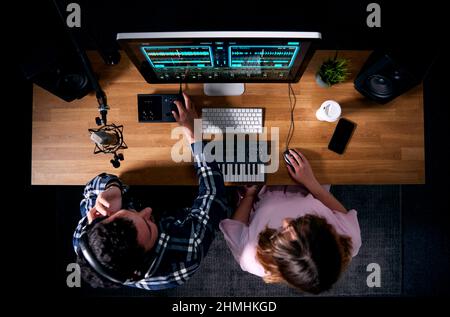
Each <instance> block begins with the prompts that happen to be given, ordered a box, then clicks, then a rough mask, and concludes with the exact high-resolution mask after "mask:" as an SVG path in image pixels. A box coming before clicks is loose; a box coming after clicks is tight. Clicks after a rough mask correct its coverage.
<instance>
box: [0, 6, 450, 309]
mask: <svg viewBox="0 0 450 317" xmlns="http://www.w3.org/2000/svg"><path fill="white" fill-rule="evenodd" d="M73 2H77V1H73ZM370 2H372V1H333V2H331V1H277V2H273V3H269V2H262V1H243V0H241V1H234V0H233V1H227V2H215V1H133V0H127V1H106V0H100V1H78V3H79V4H80V5H81V9H82V28H81V29H80V30H76V31H75V33H76V35H77V37H78V39H79V40H80V42H81V43H82V45H83V47H85V48H86V49H100V50H102V51H103V52H106V53H108V52H109V51H113V50H114V49H116V48H117V44H116V43H115V41H114V39H115V34H116V33H117V32H131V31H140V32H142V31H188V30H197V31H202V30H205V31H207V30H255V31H256V30H257V31H264V30H274V31H276V30H279V31H320V32H322V35H323V41H322V43H321V47H319V48H323V49H376V48H399V49H401V50H403V51H404V52H406V53H408V54H409V53H410V54H415V55H416V56H418V58H419V59H418V62H420V58H421V56H423V59H426V58H428V56H430V55H433V56H434V55H436V54H437V56H440V57H439V59H438V60H437V61H436V62H435V63H434V65H433V67H432V68H431V69H430V72H429V74H428V75H427V77H426V79H425V81H424V100H425V101H424V102H425V129H426V133H425V140H426V185H423V186H420V185H418V186H405V190H404V194H405V195H407V197H409V199H407V200H406V201H405V204H408V206H409V207H410V213H409V214H407V215H404V219H403V221H404V232H405V233H404V238H403V239H404V251H403V252H404V254H403V256H404V260H405V263H404V268H405V269H404V280H406V281H407V282H406V284H405V285H404V292H405V296H406V297H407V298H406V299H400V300H398V299H397V301H396V302H399V303H401V304H405V305H404V306H410V307H415V306H417V305H419V304H420V303H422V302H421V301H415V300H414V301H412V300H410V299H408V297H409V296H438V297H442V296H445V297H447V296H448V295H449V272H448V268H449V267H450V263H449V258H448V257H449V251H448V250H449V235H448V228H449V226H448V225H449V221H448V220H449V217H448V212H449V211H448V210H449V207H448V205H449V201H448V197H449V196H448V187H449V186H448V180H449V178H448V176H449V172H448V171H449V168H448V157H447V153H448V144H449V142H448V119H449V116H448V106H449V103H448V101H447V100H448V99H447V98H448V96H447V94H445V96H444V89H445V88H444V83H445V84H447V82H446V81H445V77H446V76H445V75H447V72H446V70H447V71H448V65H447V64H448V62H446V61H445V60H444V57H443V53H444V44H445V42H446V39H447V38H448V34H447V35H446V36H444V34H445V32H444V30H446V29H448V27H445V24H444V21H445V20H444V17H445V12H446V11H445V9H444V4H443V3H444V2H443V1H441V2H438V1H422V2H421V3H416V2H412V1H376V2H377V3H379V4H380V5H381V21H382V22H381V28H372V29H371V28H368V27H367V26H366V17H367V14H368V13H367V12H366V6H367V4H368V3H370ZM373 2H375V1H373ZM60 3H61V4H63V5H62V6H63V7H65V5H64V3H65V2H64V1H61V2H60ZM5 12H6V13H5V14H6V15H9V16H10V17H12V19H7V20H8V27H7V28H5V29H4V30H3V32H4V33H5V34H7V35H8V36H7V37H6V38H7V39H8V41H7V42H6V43H4V44H6V45H5V47H4V51H5V52H6V54H7V55H8V56H7V57H6V58H7V60H8V61H9V60H11V61H13V63H12V65H13V66H14V72H13V75H12V76H11V78H12V80H9V78H8V80H6V81H7V82H8V85H7V86H6V87H8V89H6V93H4V94H6V95H7V96H9V97H11V98H6V97H5V100H6V99H8V101H7V105H5V106H4V107H3V108H4V114H3V116H2V117H3V118H8V117H9V118H11V122H12V123H13V125H14V126H15V128H14V129H13V130H11V129H5V133H4V135H6V137H4V141H5V142H4V148H5V149H6V150H4V152H3V159H4V161H5V163H4V165H3V168H4V170H9V169H10V168H9V166H10V165H13V166H14V168H11V171H14V172H13V173H12V174H11V173H6V172H4V178H3V179H4V184H6V187H7V188H8V189H10V190H11V192H14V193H15V194H16V196H17V189H20V191H19V193H20V195H19V196H20V198H19V199H12V198H11V199H7V198H4V207H5V215H4V223H5V224H8V225H7V226H6V227H8V228H10V229H11V230H5V233H6V235H7V240H5V242H4V244H5V246H12V250H8V251H6V248H5V251H4V254H5V255H7V259H12V260H8V264H11V265H12V268H10V269H9V270H11V271H8V273H9V272H12V273H13V274H6V275H7V277H8V278H12V281H11V284H9V285H11V286H13V287H18V290H17V291H16V292H15V293H14V292H13V294H16V295H17V296H21V297H22V298H23V299H24V300H28V299H30V300H31V299H35V300H41V299H42V300H44V301H46V300H49V299H51V300H52V301H55V300H60V298H61V299H65V300H67V301H68V303H71V304H74V306H75V305H78V304H77V303H78V300H76V298H77V293H76V292H67V290H65V289H64V287H61V285H62V283H61V282H62V280H61V279H62V278H64V274H65V272H61V266H60V264H58V257H59V256H60V255H61V254H60V252H61V250H60V249H59V247H60V244H59V243H60V242H59V241H58V239H59V238H60V236H61V233H60V232H58V213H61V212H63V209H64V206H65V205H66V204H73V203H75V204H77V203H78V201H76V202H74V201H66V200H65V198H64V197H66V196H65V192H68V191H70V190H71V187H70V186H31V185H30V183H31V181H30V176H31V133H32V130H31V119H32V118H31V114H32V111H31V110H32V95H31V92H32V91H31V83H29V82H27V81H26V80H25V79H24V78H23V76H22V75H21V73H20V71H19V70H18V68H17V67H16V66H18V65H19V64H20V63H21V62H22V61H24V60H26V59H27V58H28V57H29V56H30V54H33V51H34V50H36V49H39V47H55V48H61V47H69V48H70V42H68V41H67V34H66V33H65V30H64V28H63V27H62V24H61V21H60V20H59V18H58V16H57V14H56V11H55V8H54V5H53V2H52V1H33V2H30V3H18V6H17V5H16V6H15V7H14V8H12V9H5ZM9 36H11V40H9ZM8 64H9V65H11V63H8ZM9 65H7V66H9ZM9 88H11V89H9ZM444 97H445V98H444ZM93 107H96V106H95V105H93ZM7 120H9V119H7ZM68 128H70V127H68ZM11 163H12V164H11ZM408 195H409V196H408ZM8 210H9V211H10V212H9V213H7V212H6V211H8ZM55 242H56V243H55ZM43 289H46V290H47V291H45V292H43V291H41V290H43ZM84 300H86V299H84ZM360 300H361V299H360ZM360 300H358V302H360ZM394 300H395V299H384V301H383V300H382V299H370V302H369V303H368V304H369V305H370V306H371V307H380V306H379V305H378V304H380V303H383V304H384V303H392V302H393V301H394ZM172 301H175V299H173V300H172V299H166V300H163V301H162V303H165V304H164V305H166V304H170V303H172ZM286 301H288V300H286ZM306 301H307V300H302V301H301V302H302V304H303V305H306ZM308 301H310V302H312V304H314V305H320V303H321V302H323V301H329V302H330V303H332V304H337V305H338V306H339V307H341V308H343V309H346V308H347V307H348V306H352V305H353V304H354V303H355V301H356V299H353V300H352V299H346V300H345V301H343V302H342V301H337V300H334V299H329V300H327V299H321V300H317V301H314V300H308ZM366 301H367V300H366ZM377 301H378V302H377ZM140 302H143V303H142V304H144V305H146V304H148V303H150V300H148V301H147V302H146V301H142V300H140ZM346 302H348V306H346V305H345V303H346ZM88 303H91V304H92V303H93V302H92V300H89V301H86V304H88ZM127 303H130V304H131V302H130V301H128V302H127ZM152 303H154V302H152ZM343 303H344V304H343ZM108 304H110V302H108ZM164 305H163V307H164ZM288 305H291V306H295V302H288ZM288 307H290V306H288ZM49 308H50V309H51V306H50V307H47V309H49ZM68 309H71V308H69V307H68Z"/></svg>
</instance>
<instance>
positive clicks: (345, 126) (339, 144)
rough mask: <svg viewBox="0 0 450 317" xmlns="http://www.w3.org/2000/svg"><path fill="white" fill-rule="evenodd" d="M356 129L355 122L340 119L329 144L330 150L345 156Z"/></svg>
mask: <svg viewBox="0 0 450 317" xmlns="http://www.w3.org/2000/svg"><path fill="white" fill-rule="evenodd" d="M355 127H356V124H355V123H354V122H352V121H350V120H348V119H345V118H341V119H339V122H338V124H337V125H336V129H335V130H334V133H333V136H332V137H331V140H330V143H329V144H328V149H329V150H331V151H333V152H336V153H338V154H343V153H344V151H345V148H346V147H347V144H348V142H349V141H350V138H351V136H352V134H353V131H354V130H355Z"/></svg>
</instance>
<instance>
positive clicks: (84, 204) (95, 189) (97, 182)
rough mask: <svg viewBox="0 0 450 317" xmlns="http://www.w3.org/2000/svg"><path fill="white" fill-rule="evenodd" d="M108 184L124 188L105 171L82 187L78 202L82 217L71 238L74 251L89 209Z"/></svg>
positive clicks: (114, 177) (76, 248)
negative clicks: (81, 197)
mask: <svg viewBox="0 0 450 317" xmlns="http://www.w3.org/2000/svg"><path fill="white" fill-rule="evenodd" d="M110 186H120V188H121V189H122V190H123V189H124V185H123V184H122V182H121V181H120V179H119V178H118V177H117V176H116V175H112V174H106V173H102V174H100V175H98V176H96V177H94V178H93V179H92V180H91V181H90V182H89V183H87V184H86V186H85V187H84V191H83V199H82V200H81V202H80V212H81V217H82V218H81V220H80V221H79V222H78V225H77V227H76V229H75V232H74V234H73V239H72V242H73V247H74V249H75V252H77V251H78V239H79V237H80V235H81V233H82V232H83V231H84V230H85V228H86V226H87V224H88V213H89V211H90V210H92V208H94V206H95V204H96V202H97V197H98V196H99V195H100V194H101V193H102V192H104V191H105V189H107V188H109V187H110Z"/></svg>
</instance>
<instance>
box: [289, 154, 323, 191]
mask: <svg viewBox="0 0 450 317" xmlns="http://www.w3.org/2000/svg"><path fill="white" fill-rule="evenodd" d="M289 153H290V155H289V156H288V160H289V162H291V164H292V166H293V168H292V167H290V166H289V165H288V164H286V167H287V169H288V172H289V174H290V175H291V177H292V178H293V179H294V180H295V181H296V182H298V183H300V184H303V185H305V187H306V188H308V189H309V190H311V187H314V186H316V185H318V184H319V183H318V182H317V180H316V177H315V176H314V173H313V170H312V168H311V165H310V164H309V162H308V160H307V159H306V157H305V156H304V155H303V154H302V153H300V151H297V150H292V149H291V150H289Z"/></svg>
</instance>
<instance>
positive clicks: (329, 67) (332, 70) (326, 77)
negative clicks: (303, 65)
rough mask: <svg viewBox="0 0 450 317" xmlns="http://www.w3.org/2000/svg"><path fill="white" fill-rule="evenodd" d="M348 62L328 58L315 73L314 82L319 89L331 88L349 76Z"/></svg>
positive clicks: (343, 59) (346, 60)
mask: <svg viewBox="0 0 450 317" xmlns="http://www.w3.org/2000/svg"><path fill="white" fill-rule="evenodd" d="M348 66H349V60H348V59H345V58H337V57H336V56H335V57H334V58H329V59H327V60H325V61H324V62H323V63H322V65H321V66H320V67H319V70H318V71H317V73H316V82H317V83H318V84H319V86H321V87H331V86H333V85H335V84H338V83H342V82H343V81H345V80H346V79H347V78H348V76H349V75H350V73H349V71H348Z"/></svg>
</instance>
